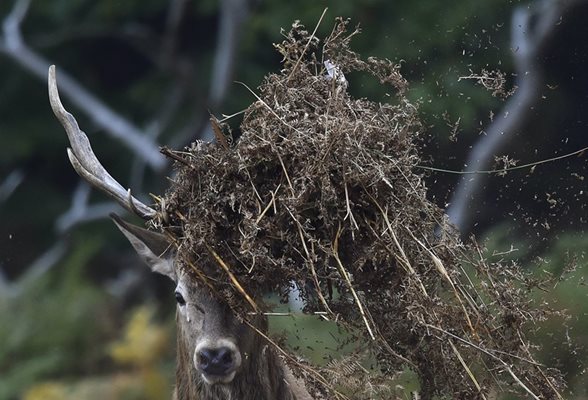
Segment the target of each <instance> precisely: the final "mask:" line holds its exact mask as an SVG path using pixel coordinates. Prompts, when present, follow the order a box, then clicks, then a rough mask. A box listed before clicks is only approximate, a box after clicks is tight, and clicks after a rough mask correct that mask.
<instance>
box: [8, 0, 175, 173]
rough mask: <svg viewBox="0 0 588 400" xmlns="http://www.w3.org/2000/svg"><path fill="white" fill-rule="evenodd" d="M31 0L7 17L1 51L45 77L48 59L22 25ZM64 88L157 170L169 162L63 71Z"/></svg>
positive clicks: (21, 2) (24, 0)
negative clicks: (35, 48) (29, 42)
mask: <svg viewBox="0 0 588 400" xmlns="http://www.w3.org/2000/svg"><path fill="white" fill-rule="evenodd" d="M29 4H30V0H18V1H16V2H15V5H14V7H13V9H12V11H11V12H10V14H9V15H8V16H7V17H6V18H5V19H4V21H3V24H2V28H3V33H4V35H3V37H1V38H0V51H1V52H3V53H5V54H6V55H7V56H9V57H11V58H12V59H13V60H14V61H16V62H17V63H19V64H20V65H21V66H22V67H24V68H25V69H26V70H27V71H29V72H31V73H32V74H33V75H35V76H37V77H38V78H39V79H42V80H44V79H45V77H46V75H45V74H46V73H47V69H48V68H49V64H50V63H49V61H47V60H46V59H45V58H44V57H42V56H40V55H39V54H37V53H36V52H34V51H33V50H31V49H30V48H29V47H28V46H27V45H26V43H25V42H24V41H23V39H22V35H21V32H20V25H21V23H22V21H23V19H24V17H25V16H26V12H27V11H28V7H29ZM60 86H61V89H62V90H63V93H64V94H65V95H66V96H67V97H69V98H70V99H71V100H72V101H73V102H74V103H75V104H76V105H77V106H78V107H79V108H80V109H81V110H82V111H83V112H84V113H86V115H88V116H89V117H90V118H91V119H92V121H93V122H94V123H95V124H96V125H98V126H99V127H101V128H102V129H104V130H105V131H106V132H108V133H109V134H110V135H111V136H113V137H115V138H117V139H119V140H120V141H121V142H122V143H124V144H125V146H127V147H129V148H130V149H131V150H132V151H133V152H134V153H136V154H137V155H138V156H139V157H142V158H144V159H145V161H146V162H147V163H148V164H149V165H150V166H151V167H152V168H153V169H154V170H156V171H160V170H162V169H163V168H164V167H165V166H166V162H165V160H164V159H163V157H161V155H160V154H159V146H158V145H157V144H156V143H155V142H153V141H152V140H150V139H149V138H147V137H146V136H145V134H144V132H143V131H142V130H141V129H139V128H137V127H136V126H134V125H133V124H131V123H130V122H129V121H127V120H126V119H124V118H123V117H121V116H120V115H118V114H117V113H115V112H114V111H112V110H111V109H110V108H108V107H107V106H106V105H105V104H103V103H102V102H101V101H100V100H98V99H97V98H96V97H95V96H93V95H92V94H91V93H90V92H88V91H87V90H86V89H84V88H83V87H82V86H81V85H80V84H79V83H78V82H76V81H75V80H74V79H73V78H71V77H69V76H67V75H63V76H62V77H61V84H60Z"/></svg>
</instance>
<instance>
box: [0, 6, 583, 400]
mask: <svg viewBox="0 0 588 400" xmlns="http://www.w3.org/2000/svg"><path fill="white" fill-rule="evenodd" d="M325 7H329V9H328V11H327V13H326V15H325V17H324V19H323V21H322V22H321V24H320V26H319V27H318V30H317V35H318V36H319V38H323V37H325V36H326V35H327V34H328V33H329V32H330V31H331V29H332V27H333V25H334V19H335V17H337V16H342V17H346V18H347V17H349V18H351V25H359V26H360V28H361V31H362V33H361V35H358V36H356V37H355V38H354V40H353V42H352V45H353V48H354V50H356V51H357V52H359V53H360V54H361V55H362V56H363V57H364V58H367V57H368V56H377V57H380V58H388V59H390V60H392V61H394V62H398V63H401V65H402V70H401V71H402V73H403V75H404V76H405V78H407V79H408V81H409V82H410V85H411V86H410V92H409V97H410V98H411V100H412V101H413V102H414V104H415V105H417V106H418V107H419V111H420V114H421V116H422V120H423V124H424V127H425V128H424V133H423V135H422V137H421V138H420V139H419V140H420V142H421V145H422V158H423V162H422V164H423V167H426V168H423V169H422V173H423V174H424V176H425V179H426V181H427V185H428V187H429V190H430V192H429V194H430V199H431V200H432V201H433V202H435V203H436V204H437V205H438V206H440V207H442V208H445V209H447V212H448V214H449V216H450V218H451V220H452V221H453V222H454V223H455V224H456V225H458V226H459V228H460V229H461V232H462V234H463V235H464V237H466V236H469V235H470V234H475V235H476V237H477V240H478V241H479V242H480V243H483V244H484V245H485V246H486V247H487V257H495V258H501V259H506V260H513V261H516V262H517V263H518V264H520V265H523V266H524V267H525V268H526V269H527V270H528V271H529V272H530V273H533V274H537V276H538V277H540V276H541V277H545V276H549V275H552V276H553V277H554V282H555V283H554V285H553V287H552V288H551V289H550V290H549V291H538V292H537V293H533V294H532V296H534V297H535V298H536V299H538V300H539V301H544V302H545V303H546V306H548V307H552V308H555V309H561V310H566V311H567V316H561V318H558V319H556V320H555V319H554V320H550V321H548V322H547V323H543V324H542V325H541V329H540V330H539V333H537V340H538V341H539V342H540V343H541V346H540V348H539V349H538V352H539V353H540V354H541V355H540V359H541V360H542V361H545V362H546V363H547V364H548V365H550V366H555V367H559V368H561V369H562V370H563V371H564V373H565V375H566V377H567V379H568V383H569V386H570V392H569V393H568V396H569V398H572V399H585V398H588V380H587V379H586V376H585V375H586V360H587V356H588V351H587V350H586V345H587V344H588V316H587V313H588V298H587V294H588V291H587V289H586V286H585V282H584V279H585V277H586V276H587V275H588V270H587V267H588V260H587V259H586V251H587V250H588V237H586V235H585V231H586V226H587V218H588V208H587V203H588V197H587V193H588V181H587V169H588V163H587V154H586V151H580V150H582V149H586V147H587V146H588V134H587V127H588V72H587V71H588V69H587V68H586V67H587V65H588V63H587V60H588V29H587V27H586V24H585V21H586V20H587V18H588V2H586V1H557V0H543V1H538V0H530V1H516V0H475V1H474V0H454V1H453V2H451V3H450V4H449V3H447V2H440V1H433V0H421V1H408V0H402V1H394V2H391V1H389V0H369V1H359V0H337V1H333V2H328V1H317V0H300V1H296V2H294V1H283V0H279V1H278V0H275V1H268V0H265V1H264V0H198V1H196V0H169V1H162V0H140V1H139V0H125V1H122V0H98V1H96V0H93V1H89V0H51V1H41V0H36V1H35V0H32V1H29V0H4V1H2V2H0V21H1V22H2V31H1V32H0V399H17V398H24V399H28V400H31V399H64V398H77V399H80V398H83V399H92V398H100V399H105V398H108V399H164V398H169V397H170V393H171V388H172V385H173V365H174V337H175V333H174V324H173V311H174V307H175V306H174V300H173V288H172V287H171V284H170V283H168V282H167V281H166V280H165V279H164V278H160V277H157V276H153V275H152V274H150V273H149V271H148V269H147V268H145V267H144V266H143V265H141V264H140V261H139V260H138V259H137V258H136V257H135V255H134V253H133V252H132V250H131V248H130V246H128V244H127V243H126V242H125V241H124V239H123V237H122V235H120V234H119V232H118V231H116V230H115V228H114V226H113V224H112V223H111V222H110V221H109V220H108V218H107V215H108V213H109V212H112V211H118V212H119V213H122V210H121V209H119V208H118V207H117V206H115V205H114V204H112V203H111V202H109V201H108V200H107V199H106V197H105V196H103V195H102V194H99V193H96V192H95V191H93V190H91V189H90V188H89V187H88V186H87V185H85V184H83V183H81V182H80V179H79V178H78V176H77V175H76V174H75V172H74V171H73V169H72V168H71V166H70V164H69V162H68V160H67V156H66V153H65V149H66V147H67V138H66V136H65V134H64V131H63V129H62V128H61V126H60V125H59V123H58V122H57V120H56V119H55V117H54V116H53V114H52V113H51V110H50V107H49V102H48V96H47V83H46V74H47V69H48V66H49V65H50V64H56V66H57V74H58V83H59V85H60V91H61V96H62V101H63V103H64V105H65V107H66V108H67V109H68V110H69V111H71V112H73V113H74V114H75V115H76V117H77V119H78V121H79V123H80V125H81V127H82V129H83V130H85V131H86V133H87V134H88V135H89V137H90V140H91V142H92V144H93V147H94V150H95V152H96V154H97V155H98V157H99V158H100V159H101V161H102V163H103V164H104V165H105V166H106V168H107V169H108V170H109V171H110V172H111V173H112V174H113V175H114V176H115V177H116V178H117V179H118V180H119V181H120V182H121V183H122V184H123V185H125V186H127V187H131V188H132V189H133V194H135V195H136V196H139V197H142V198H143V199H144V200H146V201H149V196H148V194H149V193H162V191H163V190H165V187H166V185H167V183H166V181H167V179H166V177H167V176H169V175H170V174H171V170H170V165H169V162H168V161H167V160H165V159H164V157H163V156H161V155H159V146H163V145H166V146H169V147H171V148H181V147H182V146H184V145H187V144H189V143H190V142H192V141H194V140H197V139H204V140H210V139H211V138H212V133H211V131H210V126H209V123H208V119H209V112H211V113H213V114H215V115H216V116H217V117H222V115H223V114H225V115H230V114H233V113H237V112H239V111H241V110H243V109H244V108H245V107H247V106H248V105H249V104H251V102H253V101H254V100H255V98H254V97H253V95H252V94H251V93H250V92H249V91H248V90H247V89H246V88H244V86H242V85H240V84H237V83H236V81H240V82H244V83H245V84H247V85H248V86H249V87H251V88H255V87H257V85H259V84H260V83H261V81H262V79H263V77H264V75H265V74H267V73H269V72H274V71H278V70H279V69H280V57H279V55H278V53H277V52H276V51H275V50H274V48H273V46H272V43H278V42H279V41H281V38H282V36H281V29H285V30H288V29H289V28H290V26H291V24H292V23H293V22H294V21H295V20H301V21H302V23H303V24H305V25H306V26H307V28H308V30H310V31H312V29H314V27H315V26H316V24H317V22H318V20H319V17H320V16H321V14H322V12H323V9H324V8H325ZM347 78H348V80H349V82H350V89H349V90H350V91H351V93H352V94H353V95H355V96H361V97H367V98H369V99H372V100H374V101H386V98H387V95H388V94H387V93H386V89H385V88H383V87H381V86H380V85H379V84H378V83H377V82H374V81H372V80H367V81H364V80H363V78H362V77H361V76H357V77H355V76H348V77H347ZM237 119H238V118H237ZM232 124H234V126H236V123H235V122H232ZM542 160H551V161H549V162H545V163H540V164H537V165H529V166H527V167H524V168H520V169H514V170H512V171H508V172H502V173H493V174H467V175H464V174H458V173H455V172H458V171H468V170H469V171H474V170H478V171H479V170H500V169H503V168H505V167H513V166H516V165H518V166H524V165H526V164H533V163H537V162H539V161H542ZM272 323H273V324H274V325H275V326H276V329H277V330H278V331H279V330H283V329H286V328H288V327H289V324H291V323H292V322H291V321H290V320H289V319H287V318H286V319H282V320H281V321H272ZM310 324H311V325H312V323H310ZM301 325H303V323H299V324H298V328H299V327H300V326H301ZM300 336H301V337H302V341H301V344H299V345H300V346H301V347H305V348H306V347H313V343H315V342H317V341H319V340H322V339H317V338H316V337H315V336H313V334H312V333H309V332H306V333H304V334H300ZM309 343H310V344H309ZM315 347H316V346H315ZM146 349H149V350H146ZM315 356H316V357H320V354H319V355H315Z"/></svg>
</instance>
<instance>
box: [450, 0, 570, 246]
mask: <svg viewBox="0 0 588 400" xmlns="http://www.w3.org/2000/svg"><path fill="white" fill-rule="evenodd" d="M575 3H577V2H574V1H568V2H563V1H549V0H542V1H538V2H537V3H534V4H533V5H532V6H520V7H517V8H516V9H515V11H514V13H513V17H512V24H511V30H512V39H511V40H512V44H511V46H512V51H513V57H514V59H515V66H516V73H517V82H516V84H517V86H518V89H517V91H516V92H515V94H514V95H513V96H512V97H511V98H510V99H509V100H508V101H507V102H506V104H505V105H504V108H503V111H502V112H501V113H500V114H499V115H498V117H496V118H494V122H493V123H492V124H491V125H490V126H489V127H488V128H487V129H486V135H485V136H483V137H482V138H481V139H480V140H479V141H478V142H477V143H476V144H475V145H474V147H473V149H472V151H471V152H470V154H469V155H468V159H467V161H466V165H467V168H466V171H467V172H473V171H481V170H488V169H490V168H489V166H490V165H491V163H492V162H493V160H494V156H495V155H497V154H498V153H499V152H500V151H501V150H502V149H503V148H504V146H505V145H506V144H507V143H508V141H509V140H510V139H511V136H512V135H513V134H514V133H515V132H517V131H518V130H520V129H521V128H522V127H523V125H524V124H525V123H526V121H527V120H528V118H529V117H530V111H531V110H532V107H533V105H534V104H535V103H536V102H537V101H538V100H539V98H540V88H541V85H542V82H543V73H542V71H541V67H540V65H539V64H538V61H537V60H538V57H537V56H538V55H539V54H540V52H541V51H543V49H544V47H545V45H546V42H547V40H548V39H549V38H550V37H552V36H553V34H554V31H555V29H556V27H557V25H558V21H559V20H560V18H561V17H562V15H563V14H564V13H565V12H567V11H568V10H569V8H570V6H571V5H573V4H575ZM487 179H488V176H487V175H484V174H472V175H470V174H466V175H464V177H463V178H461V180H460V181H459V183H458V185H457V187H456V189H455V191H454V192H453V195H452V197H451V200H450V205H449V207H448V208H447V215H448V216H449V218H450V220H451V222H452V223H453V224H454V225H456V226H457V227H458V228H459V230H460V232H461V234H462V235H463V236H467V235H468V234H469V233H470V232H471V229H472V226H473V221H472V219H473V214H474V212H475V204H476V201H474V199H475V198H476V197H477V196H478V195H479V193H480V190H481V188H482V187H483V185H484V183H485V181H486V180H487Z"/></svg>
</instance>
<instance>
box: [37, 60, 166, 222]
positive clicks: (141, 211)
mask: <svg viewBox="0 0 588 400" xmlns="http://www.w3.org/2000/svg"><path fill="white" fill-rule="evenodd" d="M48 79H49V102H50V103H51V108H52V109H53V114H55V116H56V117H57V119H58V120H59V122H60V123H61V125H62V126H63V128H64V129H65V132H66V133H67V137H68V138H69V143H70V144H71V148H69V147H68V148H67V155H68V157H69V161H70V162H71V165H72V166H73V167H74V169H75V170H76V172H77V173H78V175H79V176H81V177H82V178H83V179H84V180H86V181H87V182H88V183H90V184H91V185H92V186H94V187H95V188H97V189H99V190H100V191H102V192H104V193H106V194H107V195H109V196H110V197H112V198H113V199H114V200H116V201H117V202H118V203H119V204H120V205H122V206H123V207H124V208H126V209H127V210H129V211H130V212H132V213H135V214H137V215H138V216H140V217H141V218H143V219H151V218H153V217H154V216H155V210H154V209H153V208H151V207H149V206H147V205H145V204H143V203H142V202H140V201H139V200H137V199H136V198H135V197H133V196H132V195H131V189H128V190H125V189H124V188H123V187H122V186H121V184H120V183H118V182H117V181H116V180H115V179H114V178H113V177H112V176H111V175H110V174H109V173H108V171H106V169H105V168H104V167H103V166H102V164H100V161H98V158H96V155H95V154H94V151H93V150H92V146H90V141H89V140H88V137H87V136H86V134H85V133H84V132H83V131H82V130H81V129H80V127H79V126H78V122H77V121H76V119H75V118H74V116H73V115H71V114H70V113H69V112H67V110H66V109H65V108H64V107H63V104H61V100H60V99H59V91H58V90H57V79H56V77H55V65H52V66H50V67H49V77H48Z"/></svg>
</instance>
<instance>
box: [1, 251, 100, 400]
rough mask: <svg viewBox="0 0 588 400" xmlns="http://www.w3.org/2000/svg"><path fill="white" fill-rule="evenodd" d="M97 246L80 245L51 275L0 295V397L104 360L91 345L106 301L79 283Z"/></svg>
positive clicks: (88, 286) (93, 290) (94, 341)
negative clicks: (10, 295)
mask: <svg viewBox="0 0 588 400" xmlns="http://www.w3.org/2000/svg"><path fill="white" fill-rule="evenodd" d="M100 245H101V243H99V242H97V241H93V240H86V241H80V242H79V243H77V245H76V246H75V247H74V249H73V251H72V253H71V254H70V255H69V256H68V258H67V259H66V260H65V261H64V262H63V263H62V264H61V265H59V267H58V268H56V270H54V271H51V272H50V273H48V274H46V275H44V276H42V277H41V278H40V279H36V280H34V281H32V282H27V283H25V284H24V286H23V287H22V290H21V291H20V292H19V293H18V294H17V295H16V296H14V297H8V296H6V295H3V294H0V343H2V346H0V398H2V399H12V398H16V397H17V395H18V394H20V393H22V391H23V390H24V389H25V388H27V387H28V386H30V385H31V384H33V383H35V382H37V381H39V380H40V379H43V378H47V377H51V376H57V375H60V374H64V373H65V374H71V375H75V374H77V373H79V372H81V371H82V370H84V369H86V368H87V367H89V366H92V365H95V364H96V363H97V362H98V361H99V360H100V359H102V358H103V357H104V354H103V351H102V350H101V347H100V346H96V343H97V342H99V341H101V340H103V336H104V335H105V334H106V331H107V329H108V326H109V323H108V314H107V312H106V310H104V308H103V307H104V304H105V303H106V298H105V295H104V294H103V293H101V292H100V291H98V290H97V289H96V288H95V287H93V286H92V285H91V284H90V283H88V282H87V281H86V279H85V278H84V276H83V275H84V274H83V271H84V267H85V266H86V265H87V262H88V260H89V259H90V258H91V257H93V256H94V255H95V254H96V252H97V251H98V250H99V249H100Z"/></svg>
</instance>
